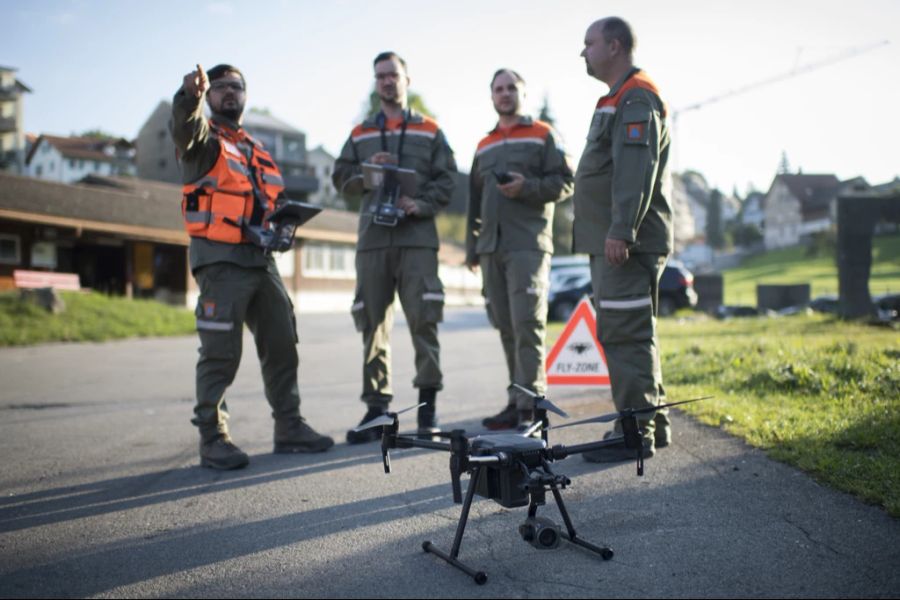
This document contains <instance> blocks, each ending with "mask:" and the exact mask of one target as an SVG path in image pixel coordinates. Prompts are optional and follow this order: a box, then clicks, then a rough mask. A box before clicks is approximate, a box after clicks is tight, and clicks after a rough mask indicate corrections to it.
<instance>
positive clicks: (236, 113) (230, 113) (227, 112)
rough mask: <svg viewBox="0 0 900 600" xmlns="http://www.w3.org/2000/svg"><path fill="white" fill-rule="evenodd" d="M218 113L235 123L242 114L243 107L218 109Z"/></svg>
mask: <svg viewBox="0 0 900 600" xmlns="http://www.w3.org/2000/svg"><path fill="white" fill-rule="evenodd" d="M218 114H220V115H222V116H223V117H225V118H226V119H228V120H230V121H234V122H235V123H237V122H238V121H240V120H241V115H242V114H244V109H242V108H226V109H223V110H221V111H219V113H218Z"/></svg>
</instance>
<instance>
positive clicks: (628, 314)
mask: <svg viewBox="0 0 900 600" xmlns="http://www.w3.org/2000/svg"><path fill="white" fill-rule="evenodd" d="M655 319H656V317H654V316H653V303H652V301H651V299H650V296H646V297H644V298H635V299H630V300H618V299H616V300H611V299H607V298H601V299H600V302H599V306H598V307H597V340H598V341H599V342H600V343H601V344H626V343H630V342H646V341H649V340H650V339H652V338H653V331H654V326H655V322H654V321H655Z"/></svg>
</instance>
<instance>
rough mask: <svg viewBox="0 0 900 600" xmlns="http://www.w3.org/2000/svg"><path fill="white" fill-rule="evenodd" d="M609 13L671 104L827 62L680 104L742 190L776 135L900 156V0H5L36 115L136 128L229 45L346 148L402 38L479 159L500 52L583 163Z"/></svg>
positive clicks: (466, 155)
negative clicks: (592, 34)
mask: <svg viewBox="0 0 900 600" xmlns="http://www.w3.org/2000/svg"><path fill="white" fill-rule="evenodd" d="M610 15H617V16H620V17H623V18H625V19H626V20H628V21H629V22H630V23H631V25H632V27H633V29H634V31H635V33H636V34H637V39H638V46H637V50H636V54H635V63H636V64H637V65H638V66H640V67H641V68H643V69H644V70H645V71H646V72H647V73H648V74H649V75H650V76H651V77H652V78H653V79H654V80H655V81H656V83H657V85H658V87H659V88H660V91H661V94H662V96H663V99H664V100H666V101H667V103H668V104H669V106H670V109H671V110H672V111H673V112H678V110H679V109H681V108H684V107H687V106H690V105H693V104H695V103H698V102H703V101H705V100H707V99H709V98H713V97H716V96H719V95H721V94H723V93H724V92H727V91H729V90H735V89H740V88H743V87H744V86H748V85H750V84H753V83H755V82H760V81H765V80H768V79H771V78H773V77H775V76H778V75H782V74H786V73H789V72H791V71H793V70H796V69H797V68H799V67H804V66H806V65H819V64H821V63H823V62H825V63H829V62H830V64H827V65H822V66H819V67H817V68H815V69H813V70H812V71H810V72H806V73H803V74H798V75H796V76H794V77H790V78H788V79H786V80H782V81H779V82H776V83H773V84H770V85H764V86H757V87H753V88H752V89H750V90H748V91H746V92H743V93H741V94H738V95H736V96H734V97H732V98H727V99H723V100H721V101H720V102H715V103H706V104H703V105H702V106H701V108H699V109H697V110H692V111H686V112H679V116H678V118H677V120H676V122H675V123H674V125H673V140H674V142H673V143H674V158H673V162H674V165H673V166H674V167H675V169H676V170H679V171H683V170H688V169H693V170H696V171H699V172H701V173H703V174H704V175H705V177H706V178H707V180H708V181H709V183H710V184H711V185H714V186H716V187H719V188H720V189H722V190H723V191H725V192H731V191H732V190H733V189H736V190H737V191H738V192H740V193H741V194H743V193H745V192H746V191H747V190H748V189H749V187H750V186H753V187H755V188H756V189H760V190H763V191H765V190H766V189H768V187H769V185H770V183H771V180H772V177H773V176H774V175H775V173H776V171H777V169H778V166H779V163H780V161H781V156H782V153H783V152H784V153H786V155H787V159H788V162H789V164H790V166H791V167H792V169H794V170H797V169H801V170H802V172H804V173H834V174H836V175H837V176H838V177H840V178H841V179H848V178H851V177H856V176H863V177H865V178H866V179H867V180H868V181H869V182H870V183H881V182H885V181H888V180H891V179H893V178H894V177H895V176H897V175H900V154H898V152H897V151H896V149H895V148H896V140H897V138H898V137H900V124H898V120H897V117H896V116H895V115H896V112H897V107H900V77H898V72H900V39H897V38H898V37H900V36H897V31H898V27H897V24H898V23H900V2H898V1H896V0H856V1H855V2H846V1H844V0H842V1H834V0H816V1H808V0H791V1H790V2H786V1H773V0H754V1H753V2H749V1H742V2H739V1H732V0H717V1H711V0H709V1H707V0H682V1H679V2H672V1H665V2H663V1H657V0H645V1H644V2H641V3H636V2H626V1H619V0H611V1H608V2H597V1H593V2H587V1H580V0H559V1H557V2H554V3H551V2H546V1H543V2H541V1H537V0H519V1H517V2H510V1H506V2H496V1H494V0H480V1H475V0H458V1H456V2H452V3H426V2H421V1H420V2H408V1H400V0H381V1H380V2H374V3H373V2H362V1H332V2H320V1H306V0H296V1H291V0H270V1H269V2H265V3H260V2H243V1H237V0H196V1H194V0H181V1H178V2H174V1H170V0H157V1H154V2H149V1H140V0H133V1H127V2H126V1H118V0H117V1H112V0H109V1H100V0H56V1H50V0H28V1H20V0H0V21H2V22H3V23H4V34H3V35H2V36H0V65H3V66H7V67H14V68H16V69H18V72H17V76H18V78H19V79H20V80H21V81H22V82H23V83H25V84H26V85H27V86H29V87H30V88H31V89H32V90H33V93H32V94H30V95H27V96H26V99H25V116H24V121H25V128H26V131H28V132H30V133H35V134H40V133H50V134H57V135H68V134H71V133H75V132H82V131H85V130H89V129H97V128H99V129H102V130H104V131H107V132H110V133H113V134H116V135H121V136H123V137H127V138H133V137H135V136H136V135H137V132H138V130H139V129H140V127H141V125H142V124H143V123H144V121H145V120H146V119H147V117H149V116H150V113H151V112H152V111H153V110H154V108H155V107H156V106H157V104H158V103H159V102H160V101H161V100H164V99H170V98H171V96H172V95H173V94H174V92H175V91H176V90H177V88H178V87H179V86H180V84H181V81H182V78H183V76H184V75H185V74H186V73H187V72H189V71H191V70H193V68H194V65H195V64H196V63H200V64H202V65H203V66H204V67H206V68H209V67H212V66H213V65H215V64H217V63H230V64H233V65H236V66H237V67H239V68H240V69H241V70H242V71H243V72H244V75H245V76H246V78H247V84H248V106H255V107H261V108H267V109H269V110H270V111H271V112H272V114H273V115H275V116H277V117H279V118H281V119H282V120H284V121H287V122H288V123H291V124H292V125H294V126H295V127H297V128H298V129H300V130H302V131H304V132H305V133H306V134H307V147H308V148H313V147H315V146H317V145H320V144H321V145H323V146H324V147H325V149H326V150H328V151H329V152H331V153H332V154H337V153H338V152H339V151H340V148H341V146H342V145H343V143H344V141H345V140H346V138H347V135H348V134H349V132H350V129H351V128H352V127H353V125H354V124H355V123H356V122H357V121H358V119H359V117H360V115H361V112H362V108H363V104H364V102H365V100H366V98H367V96H368V93H369V91H370V90H371V87H372V82H373V75H372V59H373V58H374V57H375V55H376V54H378V53H379V52H381V51H383V50H394V51H396V52H397V53H399V54H400V55H401V56H403V57H404V58H405V59H406V61H407V64H408V67H409V75H410V78H411V80H412V81H411V89H412V90H413V91H415V92H417V93H419V94H421V95H422V96H423V98H424V99H425V102H426V104H427V105H428V106H429V108H430V109H431V110H432V111H433V112H434V113H435V114H436V116H437V119H438V122H439V124H440V125H441V127H442V129H443V130H444V132H445V134H446V136H447V138H448V140H449V142H450V145H451V146H452V147H453V150H454V151H455V154H456V157H457V162H458V163H459V165H460V170H463V171H468V170H469V165H470V164H471V160H472V155H473V153H474V149H475V146H476V145H477V143H478V141H479V140H480V139H481V137H483V136H484V135H485V133H486V132H487V131H488V130H490V129H491V128H492V127H493V125H494V123H495V121H496V114H495V113H494V111H493V107H492V105H491V102H490V90H489V84H490V77H491V74H492V73H493V72H494V71H495V70H496V69H497V68H499V67H509V68H513V69H515V70H516V71H518V72H519V73H521V74H522V76H523V77H524V78H525V80H526V81H527V84H528V86H527V97H526V101H525V106H526V109H527V110H528V111H529V112H531V113H532V114H537V112H538V111H539V108H540V106H541V104H542V103H543V100H544V98H545V97H546V98H547V99H548V101H549V106H550V108H551V112H552V114H553V116H554V117H555V120H556V127H557V129H558V131H559V133H560V135H561V136H562V139H563V141H564V144H565V147H566V150H567V151H568V152H569V154H571V155H572V157H573V159H574V160H575V161H576V162H577V159H578V157H579V156H580V154H581V151H582V149H583V147H584V138H585V135H586V133H587V130H588V126H589V124H590V119H591V116H592V114H593V110H594V107H595V105H596V102H597V100H598V98H599V97H600V96H602V95H604V94H605V93H606V91H607V88H606V86H605V85H604V84H603V83H601V82H599V81H597V80H595V79H593V78H591V77H589V76H588V75H587V74H586V72H585V67H584V60H583V59H582V58H581V57H580V56H579V55H580V52H581V50H582V48H583V45H584V44H583V41H584V34H585V30H586V29H587V27H588V25H590V24H591V23H592V22H593V21H595V20H596V19H599V18H602V17H605V16H610ZM883 42H887V43H883ZM857 51H859V52H860V53H858V54H856V55H855V56H850V57H848V56H847V55H848V53H853V52H857ZM841 57H843V58H841ZM837 59H839V60H837ZM833 60H836V62H831V61H833Z"/></svg>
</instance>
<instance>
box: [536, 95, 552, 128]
mask: <svg viewBox="0 0 900 600" xmlns="http://www.w3.org/2000/svg"><path fill="white" fill-rule="evenodd" d="M538 119H540V120H541V121H543V122H544V123H547V124H548V125H550V127H556V119H554V118H553V113H552V112H551V111H550V99H549V97H548V96H547V94H544V103H543V104H542V105H541V112H540V113H539V114H538Z"/></svg>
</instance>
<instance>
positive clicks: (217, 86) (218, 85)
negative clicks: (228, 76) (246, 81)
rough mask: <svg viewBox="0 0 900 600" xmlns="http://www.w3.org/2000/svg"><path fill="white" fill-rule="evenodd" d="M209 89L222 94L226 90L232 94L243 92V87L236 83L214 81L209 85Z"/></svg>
mask: <svg viewBox="0 0 900 600" xmlns="http://www.w3.org/2000/svg"><path fill="white" fill-rule="evenodd" d="M209 89H211V90H215V91H217V92H222V91H225V90H226V89H230V90H231V91H233V92H243V91H244V86H243V84H241V83H239V82H237V81H214V82H213V83H211V84H209Z"/></svg>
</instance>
